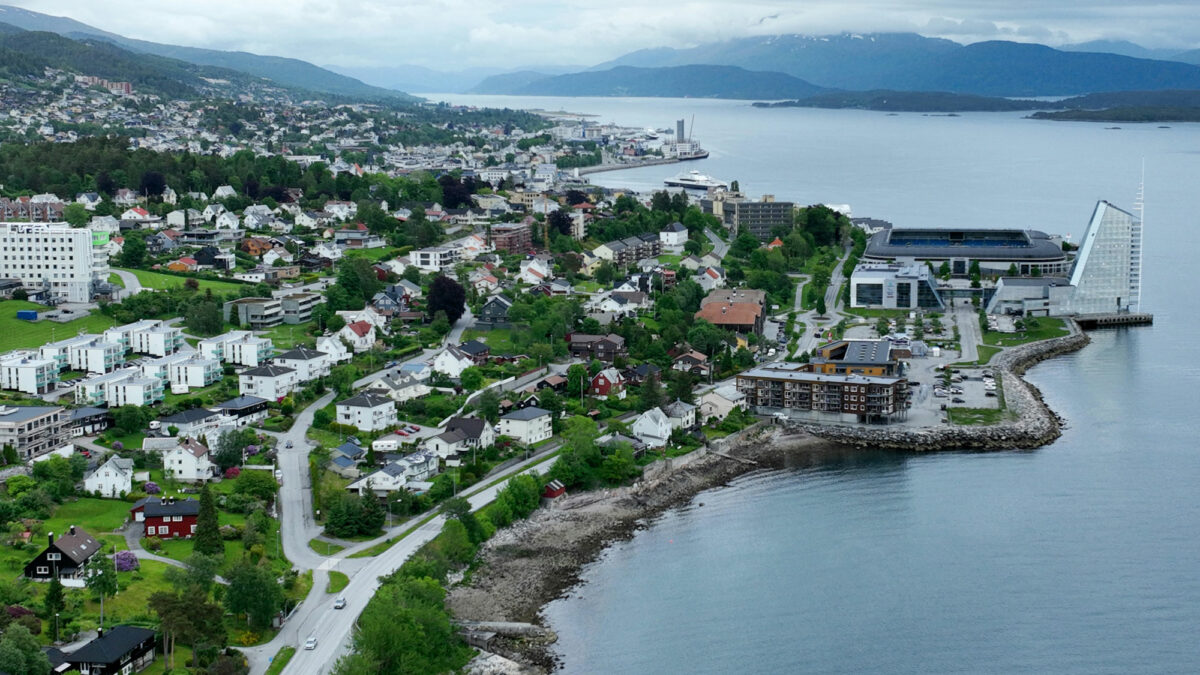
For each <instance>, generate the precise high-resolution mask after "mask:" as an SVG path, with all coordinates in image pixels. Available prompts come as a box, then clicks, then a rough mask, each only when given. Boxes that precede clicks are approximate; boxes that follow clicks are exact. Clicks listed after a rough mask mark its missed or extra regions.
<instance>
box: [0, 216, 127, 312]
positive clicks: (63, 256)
mask: <svg viewBox="0 0 1200 675" xmlns="http://www.w3.org/2000/svg"><path fill="white" fill-rule="evenodd" d="M102 234H103V233H97V236H98V237H99V236H100V235H102ZM92 238H93V234H92V232H91V231H90V230H87V229H84V228H78V229H77V228H73V227H70V226H68V225H66V224H61V225H60V224H54V225H51V224H46V223H0V278H5V279H20V280H21V283H22V284H24V285H26V286H44V287H46V288H48V289H49V291H50V294H51V295H52V296H53V297H54V298H56V299H58V300H60V301H63V302H90V301H91V299H92V289H93V286H94V284H96V283H105V282H107V281H108V274H109V271H108V256H107V255H98V254H97V251H98V250H100V249H102V248H103V246H104V245H106V244H108V236H107V235H103V237H102V238H103V241H102V242H100V241H99V240H98V241H97V242H95V243H94V242H93V240H92Z"/></svg>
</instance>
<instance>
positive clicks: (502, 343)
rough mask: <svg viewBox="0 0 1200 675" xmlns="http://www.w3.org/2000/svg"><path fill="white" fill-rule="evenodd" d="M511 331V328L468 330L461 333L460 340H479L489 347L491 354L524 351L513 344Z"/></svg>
mask: <svg viewBox="0 0 1200 675" xmlns="http://www.w3.org/2000/svg"><path fill="white" fill-rule="evenodd" d="M512 331H513V329H511V328H496V329H493V330H479V329H478V328H469V329H467V330H465V331H463V336H462V339H463V342H467V341H470V340H479V341H480V342H482V343H484V344H485V345H487V346H489V347H491V348H492V353H493V354H519V353H521V352H523V351H524V350H523V349H520V348H518V347H517V346H516V345H514V344H513V341H512Z"/></svg>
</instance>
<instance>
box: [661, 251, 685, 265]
mask: <svg viewBox="0 0 1200 675" xmlns="http://www.w3.org/2000/svg"><path fill="white" fill-rule="evenodd" d="M681 260H683V256H681V255H672V254H670V253H664V254H662V255H660V256H658V262H660V263H662V264H664V265H678V264H679V262H680V261H681Z"/></svg>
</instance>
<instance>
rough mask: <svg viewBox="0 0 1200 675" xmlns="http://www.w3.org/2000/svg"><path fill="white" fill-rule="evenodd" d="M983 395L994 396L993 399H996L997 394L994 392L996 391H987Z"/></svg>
mask: <svg viewBox="0 0 1200 675" xmlns="http://www.w3.org/2000/svg"><path fill="white" fill-rule="evenodd" d="M983 395H984V396H993V397H994V396H995V395H996V392H994V391H985V392H983Z"/></svg>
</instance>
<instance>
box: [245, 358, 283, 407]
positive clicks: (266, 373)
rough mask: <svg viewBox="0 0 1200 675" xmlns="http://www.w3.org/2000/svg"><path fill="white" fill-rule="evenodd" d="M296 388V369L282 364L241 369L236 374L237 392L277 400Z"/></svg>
mask: <svg viewBox="0 0 1200 675" xmlns="http://www.w3.org/2000/svg"><path fill="white" fill-rule="evenodd" d="M295 388H296V371H294V370H292V369H291V368H284V367H283V366H274V365H266V366H259V367H257V368H251V369H249V370H245V371H242V373H241V374H240V375H238V393H239V394H242V395H243V396H246V395H249V396H257V397H259V398H265V399H267V400H268V401H277V400H279V399H281V398H283V397H284V396H287V395H288V394H290V393H292V390H293V389H295Z"/></svg>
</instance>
